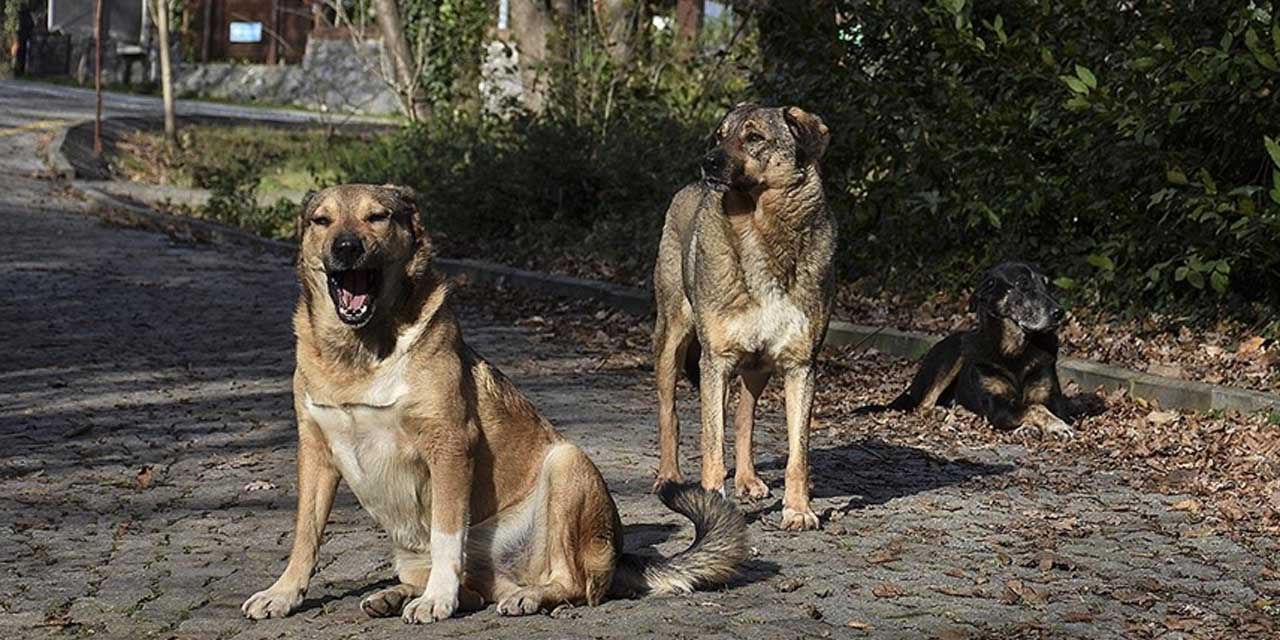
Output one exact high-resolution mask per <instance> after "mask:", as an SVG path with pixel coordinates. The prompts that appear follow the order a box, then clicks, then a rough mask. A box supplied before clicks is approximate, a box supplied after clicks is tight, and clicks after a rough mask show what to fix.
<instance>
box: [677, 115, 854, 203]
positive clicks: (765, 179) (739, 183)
mask: <svg viewBox="0 0 1280 640" xmlns="http://www.w3.org/2000/svg"><path fill="white" fill-rule="evenodd" d="M830 140H831V131H830V129H828V128H827V125H826V124H824V123H823V122H822V118H819V117H818V116H816V115H814V114H812V113H809V112H807V111H805V110H803V109H801V108H799V107H785V108H767V107H760V106H757V105H754V104H740V105H738V106H736V107H734V108H733V109H732V110H731V111H730V112H729V113H728V114H726V115H725V117H724V118H723V119H721V120H720V125H719V126H717V127H716V133H715V141H716V146H715V147H714V148H713V149H711V151H709V152H708V153H707V155H706V156H704V157H703V158H702V179H703V181H704V182H706V183H707V184H708V185H709V186H711V187H712V188H714V189H717V190H719V191H730V190H732V191H739V192H744V193H746V192H752V191H756V190H765V189H775V188H782V187H787V186H790V185H794V184H798V183H800V182H802V181H803V180H804V179H805V177H806V175H807V174H806V172H807V170H808V168H809V167H810V166H812V165H815V164H816V163H817V162H818V161H819V160H820V159H821V158H822V154H823V153H825V152H826V150H827V144H828V143H829V142H830Z"/></svg>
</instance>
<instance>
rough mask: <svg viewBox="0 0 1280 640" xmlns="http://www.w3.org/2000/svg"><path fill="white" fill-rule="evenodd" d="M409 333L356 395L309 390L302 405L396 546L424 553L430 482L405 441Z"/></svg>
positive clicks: (344, 475)
mask: <svg viewBox="0 0 1280 640" xmlns="http://www.w3.org/2000/svg"><path fill="white" fill-rule="evenodd" d="M409 333H412V334H413V335H412V336H402V337H401V340H400V341H399V342H400V344H401V345H402V346H403V349H401V348H397V350H396V353H395V354H394V355H393V356H392V357H390V358H388V359H387V360H385V361H384V364H383V365H382V366H381V367H379V369H378V370H377V371H376V372H375V373H374V376H373V377H372V379H371V380H370V382H369V385H368V387H367V388H366V390H365V392H364V393H362V394H360V395H359V397H357V398H346V399H347V400H349V401H348V402H343V403H341V404H337V403H333V404H330V403H323V402H316V401H315V400H313V399H312V397H311V395H310V394H308V395H307V396H306V397H305V398H303V404H304V406H305V407H306V409H307V412H308V413H309V414H310V415H311V418H312V419H313V420H315V422H316V424H317V425H319V426H320V429H321V431H323V432H324V435H325V439H326V440H327V441H328V443H329V450H330V451H331V452H332V454H333V460H334V464H335V465H336V466H337V467H338V472H339V473H341V474H342V479H343V480H345V481H346V482H347V485H348V486H350V487H351V491H352V493H354V494H355V495H356V498H357V499H358V500H359V501H360V504H361V506H363V507H364V508H365V509H366V510H367V511H368V512H369V513H370V514H371V515H372V516H373V517H374V518H375V519H376V520H377V521H378V523H379V524H381V525H382V527H383V528H384V529H386V531H387V534H388V535H389V536H391V539H392V541H394V542H395V543H396V544H397V545H399V546H402V547H404V548H406V549H411V550H415V551H423V550H425V549H426V548H427V547H428V542H429V541H430V538H431V528H430V523H431V519H430V518H431V516H430V514H431V491H430V488H431V485H430V474H429V472H428V469H427V465H426V462H425V461H424V460H422V459H421V457H420V456H419V455H418V453H417V451H416V450H415V449H414V447H413V446H411V444H410V443H409V441H410V439H411V438H412V434H410V433H409V432H408V431H407V430H406V429H405V424H404V414H403V406H402V400H403V399H404V397H405V396H406V395H407V394H408V392H409V385H408V382H407V381H406V379H405V369H406V367H407V363H408V358H406V357H403V352H404V351H405V350H407V348H408V346H409V344H411V343H412V339H413V338H416V335H417V332H416V331H412V330H411V331H410V332H409ZM406 338H408V340H406Z"/></svg>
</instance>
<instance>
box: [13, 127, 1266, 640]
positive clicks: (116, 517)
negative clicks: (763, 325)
mask: <svg viewBox="0 0 1280 640" xmlns="http://www.w3.org/2000/svg"><path fill="white" fill-rule="evenodd" d="M39 140H40V135H39V134H38V133H30V134H21V135H12V136H7V137H0V301H3V304H0V338H2V339H3V340H4V344H5V345H6V349H5V351H4V358H2V359H0V451H2V453H0V638H46V637H55V638H56V637H90V636H92V637H99V638H122V639H123V638H187V639H196V638H199V639H231V638H235V639H245V640H248V639H259V638H264V639H265V638H324V639H327V638H333V639H338V638H422V637H478V638H489V637H512V638H622V637H664V638H665V637H672V638H694V637H721V638H800V637H855V638H856V637H873V638H949V639H956V638H1039V637H1044V638H1059V637H1064V638H1123V637H1132V638H1157V637H1158V638H1192V637H1222V638H1251V637H1257V638H1267V637H1277V636H1276V635H1273V634H1274V633H1276V631H1275V629H1277V628H1278V627H1276V626H1275V625H1276V621H1275V618H1274V612H1275V608H1274V607H1275V603H1276V601H1277V600H1280V580H1277V579H1276V577H1277V574H1276V572H1275V565H1274V564H1273V563H1274V562H1275V553H1276V547H1275V543H1274V541H1267V540H1248V539H1233V538H1229V537H1226V536H1223V535H1219V534H1216V533H1211V532H1207V531H1206V530H1204V529H1203V528H1202V527H1199V526H1197V525H1196V524H1195V523H1194V522H1192V521H1191V520H1189V519H1188V518H1187V514H1185V513H1184V512H1181V511H1178V510H1175V509H1171V505H1172V504H1173V503H1174V502H1176V500H1177V499H1178V497H1177V496H1172V497H1171V496H1162V495H1156V494H1148V493H1144V492H1141V491H1138V490H1135V489H1133V488H1132V487H1133V484H1134V483H1131V482H1126V481H1125V479H1124V478H1123V477H1122V476H1121V475H1120V474H1119V473H1118V472H1114V471H1111V470H1108V469H1107V468H1105V466H1103V465H1099V464H1097V463H1096V462H1089V461H1076V460H1046V459H1045V458H1044V457H1043V456H1039V455H1037V454H1036V452H1035V451H1033V450H1028V449H1025V448H1022V447H1017V446H1008V445H1001V446H997V447H988V448H977V449H963V448H949V449H946V450H926V449H923V448H919V447H918V446H912V445H908V444H905V443H903V442H896V441H895V434H894V433H892V431H891V430H888V429H886V430H884V432H883V433H881V434H879V436H878V437H875V438H869V439H860V440H856V441H840V440H835V439H832V438H831V437H829V436H828V435H827V434H826V433H825V431H819V432H817V433H816V434H815V438H814V443H813V448H814V453H813V455H812V459H813V463H814V484H815V495H816V496H817V500H816V504H815V507H816V508H817V510H818V511H819V512H820V513H821V514H823V515H824V520H825V523H824V528H823V529H822V530H821V531H817V532H811V533H804V534H792V533H786V532H782V531H779V530H777V528H776V526H775V525H776V522H777V519H778V516H779V504H778V500H777V496H779V495H780V489H781V480H782V468H781V465H782V463H783V462H784V459H783V457H782V456H783V452H784V446H783V441H782V438H781V437H780V436H781V434H780V430H781V424H782V420H781V417H780V416H779V415H776V414H767V415H764V416H762V417H761V420H760V426H759V427H758V429H760V430H761V431H763V434H762V435H761V438H760V440H759V442H760V444H759V454H758V457H759V459H760V460H761V467H762V474H763V476H764V478H765V480H766V481H767V482H768V483H769V484H770V485H771V486H772V487H773V488H774V495H775V497H774V498H772V499H767V500H763V501H760V502H758V503H752V504H745V505H743V506H744V508H745V509H746V510H747V511H748V512H749V514H750V519H751V536H752V543H753V545H754V547H755V551H756V553H755V555H754V557H753V558H752V560H751V561H750V562H749V563H748V564H747V566H746V567H745V570H744V572H743V575H742V576H741V577H740V578H739V579H738V580H736V581H735V582H734V583H732V584H730V585H728V586H727V587H725V588H723V589H717V590H714V591H709V592H701V593H697V594H694V595H691V596H687V597H667V598H647V599H639V600H624V601H613V602H608V603H605V604H604V605H602V606H599V607H595V608H565V609H560V610H558V611H556V612H554V613H552V614H551V615H541V616H533V617H528V618H520V619H510V618H502V617H500V616H498V615H497V614H496V613H495V611H494V610H493V608H492V607H490V608H489V609H487V610H485V611H482V612H478V613H473V614H470V615H466V616H465V617H461V618H458V619H454V620H449V621H446V622H443V623H439V624H435V625H431V626H427V627H409V626H406V625H404V624H403V623H402V622H400V621H399V619H381V620H371V619H368V618H366V617H365V616H364V615H363V614H362V613H361V612H360V611H359V608H358V602H359V599H360V597H361V596H362V595H364V594H367V593H369V592H370V591H371V590H373V589H376V588H379V587H381V586H384V585H386V584H388V582H389V579H390V578H391V577H392V571H391V565H390V562H389V558H388V553H387V551H388V550H387V543H386V540H385V536H383V535H382V534H381V533H380V532H379V531H378V530H377V528H376V527H375V526H374V524H373V522H372V520H371V519H370V518H369V517H368V516H367V515H365V514H364V513H363V512H362V511H361V510H360V509H359V507H358V505H357V504H356V503H355V501H354V499H353V498H352V497H351V495H350V493H349V492H347V491H346V490H345V489H343V490H342V491H341V492H340V494H339V499H338V502H337V505H336V507H335V510H334V513H333V517H332V520H331V524H330V527H329V531H328V535H327V541H326V543H325V545H324V546H323V547H322V549H321V556H320V568H319V570H318V572H317V575H316V578H315V580H314V581H313V583H312V588H311V590H310V592H309V593H308V594H307V599H306V601H305V603H304V605H303V607H302V609H301V610H300V611H298V612H297V613H296V614H294V615H293V616H292V617H290V618H287V619H284V620H269V621H263V622H251V621H248V620H245V619H244V618H243V617H242V616H241V615H240V612H239V606H240V603H241V602H242V601H243V600H244V598H246V597H247V596H249V595H250V594H252V593H253V592H255V591H257V590H259V589H262V588H264V587H266V586H268V585H269V584H270V583H271V582H272V580H273V579H274V578H275V576H276V575H277V574H278V573H279V571H280V570H281V569H282V568H283V566H284V560H285V557H286V555H287V552H288V545H289V542H290V527H291V523H292V509H293V501H294V499H295V494H294V485H295V482H294V469H293V458H294V456H293V423H292V415H291V413H292V411H291V405H290V398H289V384H288V382H289V376H290V373H291V369H292V349H293V342H292V337H291V335H290V329H289V324H288V318H289V314H290V312H291V309H292V305H293V302H294V295H295V287H294V283H293V274H292V270H291V267H290V265H289V264H288V261H287V260H284V259H281V258H278V257H270V256H265V255H259V254H254V253H250V252H245V251H242V250H233V249H225V248H213V247H207V246H191V245H184V244H180V243H177V242H174V241H171V240H170V239H169V238H167V237H165V236H163V235H157V234H152V233H146V232H140V231H134V230H128V229H119V228H113V227H107V226H104V225H102V224H101V223H99V222H98V221H97V220H96V219H95V218H92V217H90V216H87V215H85V209H86V206H85V205H84V204H83V203H82V202H80V201H78V200H76V199H75V198H72V197H70V196H68V195H66V193H65V190H64V189H63V187H62V186H60V185H58V184H57V183H53V182H48V181H45V180H42V179H40V178H39V177H38V176H35V175H34V174H35V173H38V172H35V171H30V170H28V167H29V166H30V164H29V163H28V162H27V161H26V160H24V158H25V157H26V155H27V154H30V153H31V149H32V147H33V145H36V144H38V143H39ZM478 297H479V296H470V297H469V298H468V299H476V298H478ZM463 317H464V331H465V333H466V336H467V339H468V340H469V342H470V343H471V344H472V345H473V346H475V347H476V348H477V350H478V351H479V352H480V353H482V354H484V355H485V356H486V357H488V358H489V359H490V360H491V361H492V362H494V363H495V364H496V365H497V366H499V367H500V368H502V369H503V370H504V371H505V372H506V373H507V374H509V375H510V376H511V377H512V378H513V380H514V381H515V382H516V384H517V385H519V386H520V387H521V388H522V389H523V390H524V391H525V392H526V393H527V394H529V395H530V397H531V398H532V399H533V400H534V402H535V404H536V405H537V406H538V407H539V408H540V409H541V411H542V412H543V413H544V415H546V416H547V417H548V418H549V419H550V420H551V421H552V422H553V423H555V424H556V425H557V427H558V428H559V429H561V431H562V432H563V433H565V434H566V435H567V436H569V437H570V438H572V439H573V440H575V441H576V442H578V443H579V444H581V445H582V446H583V447H584V448H585V449H586V451H587V452H588V453H589V454H590V455H591V457H592V458H593V459H594V460H595V461H596V463H597V465H598V466H599V467H600V468H601V470H602V472H603V473H604V476H605V478H606V479H607V481H608V482H609V485H610V487H611V489H612V490H613V492H614V493H615V496H616V498H617V501H618V504H619V508H620V510H621V512H622V518H623V522H624V523H625V524H626V525H627V547H628V549H641V550H648V549H656V550H658V551H660V552H664V553H671V552H673V551H675V550H678V549H680V548H682V547H683V546H684V545H686V544H688V541H689V540H690V537H691V531H690V530H689V528H688V527H687V526H685V524H684V522H683V521H682V520H680V519H679V518H678V517H676V516H674V515H672V514H670V513H668V512H666V511H665V510H664V509H663V508H662V507H661V506H660V505H659V504H658V502H657V500H656V499H655V498H654V497H653V496H652V495H650V494H649V492H648V490H649V486H650V482H651V474H652V470H653V468H654V467H655V466H656V462H657V455H656V453H657V452H656V428H655V426H654V413H653V398H652V390H651V384H650V381H649V373H648V370H647V369H646V368H645V367H644V366H635V365H630V366H603V367H602V366H599V363H598V361H597V360H596V359H593V358H589V357H588V356H586V355H584V354H582V353H580V352H578V351H577V350H575V349H574V347H573V345H571V344H568V343H566V342H562V341H557V340H546V339H542V338H541V337H540V336H538V335H534V334H533V333H532V332H531V331H530V330H529V329H527V328H524V327H521V326H516V325H513V324H512V323H511V322H509V321H498V320H495V315H494V314H493V313H491V312H490V310H489V309H486V308H484V307H483V306H475V307H469V308H466V309H463ZM689 396H690V394H688V393H687V392H684V394H683V395H682V416H683V422H684V424H685V425H686V427H685V430H684V434H683V445H684V446H683V449H682V452H683V453H684V455H685V461H684V468H685V469H686V471H687V472H688V471H696V469H697V461H696V460H694V459H693V458H692V457H691V456H690V455H689V454H691V453H693V452H694V451H695V449H696V440H697V436H696V433H694V430H693V429H692V428H690V427H689V426H687V425H693V424H695V420H694V419H693V418H694V416H693V411H694V410H695V408H696V407H695V405H694V402H693V401H692V399H691V398H690V397H689ZM729 459H730V460H731V459H732V457H730V458H729ZM1267 629H1271V631H1267Z"/></svg>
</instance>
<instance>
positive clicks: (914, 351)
mask: <svg viewBox="0 0 1280 640" xmlns="http://www.w3.org/2000/svg"><path fill="white" fill-rule="evenodd" d="M71 185H72V187H73V188H74V189H76V190H77V191H78V192H80V193H82V194H84V196H85V197H87V198H89V199H90V200H92V201H94V202H96V203H97V204H98V205H99V207H98V213H99V215H101V216H102V217H103V218H105V219H107V220H110V221H112V222H116V223H121V224H126V225H129V226H141V227H144V228H150V229H158V230H161V231H164V232H165V233H168V234H170V235H173V236H176V237H182V238H189V239H192V240H195V241H201V242H211V243H217V244H233V245H239V246H244V247H249V248H253V249H256V250H259V251H263V252H265V253H271V254H275V255H287V256H292V255H293V253H294V245H293V244H292V243H287V242H281V241H279V240H269V239H266V238H261V237H258V236H256V235H253V234H251V233H248V232H245V231H240V230H239V229H234V228H231V227H228V226H226V225H222V224H219V223H216V222H209V221H206V220H196V219H192V218H187V217H184V216H177V215H173V214H168V213H163V212H160V211H156V210H153V209H150V208H147V207H143V206H140V205H137V204H134V203H131V202H126V201H124V200H121V199H119V198H117V197H115V196H113V195H111V194H108V193H105V192H103V191H100V190H98V189H96V188H95V187H94V186H93V185H92V183H89V182H82V181H73V182H72V183H71ZM435 263H436V266H437V267H438V268H439V269H440V270H441V271H443V272H444V273H445V274H446V275H449V276H450V277H454V278H460V279H463V280H466V281H471V282H479V283H484V284H489V285H494V286H512V287H519V288H522V289H528V290H533V291H539V292H542V293H545V294H548V295H553V296H558V297H566V298H578V299H590V300H596V301H598V302H601V303H603V304H606V305H608V306H611V307H614V308H616V309H620V310H622V311H626V312H628V313H632V314H635V315H648V314H649V313H651V312H652V308H653V298H652V296H651V294H650V293H649V292H647V291H645V290H644V289H639V288H635V287H624V286H620V285H614V284H609V283H606V282H598V281H594V280H587V279H583V278H574V277H569V276H559V275H550V274H545V273H541V272H537V271H528V270H525V269H516V268H513V267H507V266H503V265H498V264H493V263H490V262H485V261H482V260H458V259H448V258H439V259H437V260H436V261H435ZM941 339H942V338H941V336H936V335H932V334H927V333H920V332H915V331H902V330H899V329H893V328H889V327H873V326H868V325H859V324H853V323H851V322H845V321H842V320H833V321H831V326H830V328H829V329H828V331H827V339H826V343H825V344H826V345H827V346H832V347H839V346H850V345H852V346H856V347H858V348H874V349H876V350H878V351H881V352H883V353H887V354H889V355H894V356H899V357H903V358H911V359H919V358H920V357H922V356H923V355H924V354H925V352H927V351H928V350H929V348H930V347H932V346H933V345H934V344H935V343H937V342H938V341H939V340H941ZM1058 373H1059V374H1060V375H1061V376H1062V377H1063V379H1064V380H1067V381H1071V382H1075V383H1076V384H1078V385H1080V387H1081V388H1083V389H1096V388H1099V387H1102V388H1104V389H1107V390H1115V389H1124V390H1125V391H1126V392H1128V394H1129V395H1131V396H1133V397H1135V398H1142V399H1144V400H1148V401H1151V402H1154V403H1156V404H1157V405H1158V406H1160V407H1162V408H1164V409H1183V410H1189V411H1210V410H1234V411H1240V412H1243V413H1248V412H1252V411H1258V410H1262V409H1280V395H1277V394H1273V393H1265V392H1262V391H1251V390H1248V389H1236V388H1232V387H1225V386H1221V385H1212V384H1208V383H1204V382H1194V381H1189V380H1177V379H1174V378H1166V377H1162V376H1156V375H1151V374H1148V373H1142V372H1138V371H1132V370H1130V369H1124V368H1121V367H1114V366H1111V365H1106V364H1101V363H1098V362H1092V361H1088V360H1079V359H1076V358H1063V359H1061V360H1059V361H1058Z"/></svg>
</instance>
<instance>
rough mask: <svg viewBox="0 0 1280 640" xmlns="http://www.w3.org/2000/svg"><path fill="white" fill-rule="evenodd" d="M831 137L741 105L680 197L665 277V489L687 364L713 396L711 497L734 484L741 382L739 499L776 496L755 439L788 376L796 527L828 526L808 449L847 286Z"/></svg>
mask: <svg viewBox="0 0 1280 640" xmlns="http://www.w3.org/2000/svg"><path fill="white" fill-rule="evenodd" d="M829 138H830V133H829V131H828V130H827V126H826V125H825V124H823V123H822V120H821V119H820V118H818V117H817V116H815V115H813V114H811V113H807V112H805V111H804V110H802V109H799V108H797V107H786V108H763V107H758V106H756V105H750V104H748V105H739V106H738V107H735V108H734V109H733V110H732V111H731V112H729V114H728V115H726V116H725V117H724V119H723V120H722V121H721V122H720V126H719V127H718V128H717V130H716V147H715V148H714V149H713V150H712V151H711V152H710V153H709V154H707V156H706V157H705V158H704V159H703V164H702V171H703V176H704V179H703V180H702V181H701V182H698V183H694V184H691V185H689V186H687V187H685V188H684V189H682V190H681V191H680V192H679V193H677V194H676V196H675V198H674V199H673V200H672V201H671V208H670V209H669V210H668V211H667V220H666V225H665V226H664V227H663V230H662V241H661V244H660V245H659V247H658V262H657V266H656V267H655V268H654V273H653V282H654V290H655V296H656V303H657V310H658V317H657V321H656V323H655V326H654V334H653V350H654V360H655V363H656V366H655V377H656V379H657V387H658V441H659V443H660V445H661V462H660V463H659V467H658V478H657V483H656V485H657V486H662V485H663V484H665V483H668V482H679V481H681V479H682V476H681V474H680V466H679V462H678V459H677V456H676V453H677V451H676V446H677V443H678V440H679V425H678V422H677V420H676V410H675V389H676V379H677V376H678V372H679V369H680V367H681V365H683V366H684V368H685V370H686V372H687V374H688V376H689V379H690V380H691V381H692V382H693V383H694V384H695V385H698V386H700V390H701V400H702V403H701V404H702V486H703V488H705V489H707V490H712V491H722V490H723V488H724V480H725V475H726V470H725V466H724V419H725V416H724V414H725V404H726V401H727V399H728V392H729V383H730V381H731V379H732V376H733V374H734V373H737V374H738V376H739V377H740V378H741V381H742V382H741V391H742V393H741V400H740V401H739V404H738V414H737V417H736V419H735V420H734V432H735V434H736V444H735V449H736V455H737V460H736V463H737V469H736V472H735V478H734V487H735V488H736V489H737V493H738V495H740V496H750V497H754V498H762V497H765V496H767V495H768V494H769V488H768V487H767V486H766V485H765V484H764V482H763V481H761V480H760V478H759V476H757V475H756V472H755V461H754V459H753V455H752V445H751V432H752V429H753V426H754V424H753V423H754V420H755V407H756V401H757V400H758V399H759V398H760V394H761V393H763V391H764V388H765V385H766V384H768V382H769V378H770V376H772V375H773V374H774V373H779V374H781V375H782V377H783V384H784V387H785V394H786V403H787V409H786V411H787V449H788V457H787V471H786V491H785V494H784V496H783V499H782V527H783V528H785V529H793V530H799V529H814V528H817V526H818V516H817V515H816V514H815V513H814V512H813V510H812V509H811V508H810V506H809V462H808V449H809V419H810V413H811V411H812V406H813V392H814V362H815V359H816V357H817V354H818V349H819V347H820V346H821V345H822V341H823V338H824V337H825V335H826V332H827V322H828V320H830V318H831V300H832V296H833V294H834V288H835V281H834V278H833V275H832V269H831V259H832V255H833V253H834V251H835V242H836V240H835V228H834V225H833V223H832V219H831V212H830V211H829V210H828V208H827V202H826V198H825V196H824V195H823V191H822V177H821V173H820V172H819V167H818V163H819V161H820V160H821V158H822V155H823V153H824V152H825V151H826V148H827V143H828V140H829Z"/></svg>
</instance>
